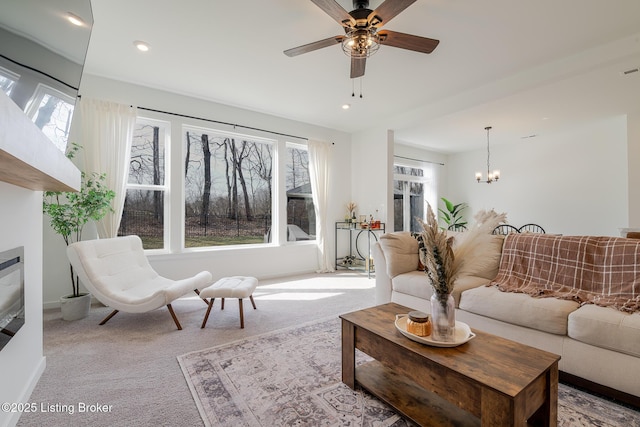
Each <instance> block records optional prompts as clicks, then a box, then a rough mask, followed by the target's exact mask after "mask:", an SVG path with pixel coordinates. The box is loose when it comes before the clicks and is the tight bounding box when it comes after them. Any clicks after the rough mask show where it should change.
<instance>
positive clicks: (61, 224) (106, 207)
mask: <svg viewBox="0 0 640 427" xmlns="http://www.w3.org/2000/svg"><path fill="white" fill-rule="evenodd" d="M80 148H81V147H80V145H78V144H75V143H74V144H72V145H71V148H70V150H69V152H68V153H67V157H68V158H69V159H73V157H74V156H75V155H76V153H77V152H78V150H79V149H80ZM105 180H106V174H98V173H95V172H94V173H91V174H86V173H84V172H82V173H81V185H80V191H78V192H60V191H45V192H44V198H43V211H44V213H45V214H46V215H47V216H49V218H50V223H51V228H53V230H54V231H55V232H56V233H58V234H60V235H61V236H62V238H63V239H64V242H65V243H66V245H67V246H69V245H70V244H71V243H74V242H77V241H80V240H81V239H82V230H83V229H84V226H85V225H86V224H87V223H88V222H89V221H90V220H94V221H98V220H100V219H102V218H103V217H104V216H105V215H106V214H107V213H108V212H110V211H113V208H112V207H111V201H112V200H113V198H114V197H115V192H113V191H112V190H110V189H109V188H108V187H107V186H106V184H105ZM69 271H70V274H71V288H72V293H71V294H69V295H67V296H63V297H61V298H60V307H61V310H62V318H63V319H64V320H77V319H81V318H83V317H85V316H87V314H89V308H90V306H91V295H90V294H88V293H81V292H80V280H79V278H78V276H77V275H76V274H75V273H74V271H73V267H72V266H71V264H69Z"/></svg>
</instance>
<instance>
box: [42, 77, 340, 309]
mask: <svg viewBox="0 0 640 427" xmlns="http://www.w3.org/2000/svg"><path fill="white" fill-rule="evenodd" d="M80 93H81V95H82V96H83V97H86V98H96V99H102V100H108V101H114V102H119V103H123V104H130V105H136V106H139V107H146V108H151V109H156V110H161V111H167V112H172V113H179V114H184V115H189V116H195V117H200V118H204V119H211V120H216V121H220V122H227V123H235V124H238V125H244V126H249V127H254V128H260V129H265V130H269V131H273V132H278V133H283V134H289V135H295V136H300V137H304V138H309V139H314V140H318V141H325V142H328V143H331V144H333V145H332V146H331V160H330V184H329V185H330V187H331V195H332V196H331V199H330V201H329V209H328V211H329V214H328V229H329V233H328V235H327V245H328V248H329V253H330V258H333V256H334V255H333V254H334V242H335V239H334V233H333V223H334V221H336V220H341V219H342V218H343V217H344V206H345V205H346V204H347V203H348V202H349V200H350V198H351V177H350V174H349V169H350V164H351V149H350V136H349V135H348V134H346V133H343V132H339V131H335V130H332V129H326V128H322V127H318V126H313V125H309V124H305V123H301V122H296V121H292V120H287V119H283V118H279V117H274V116H270V115H267V114H262V113H258V112H254V111H248V110H243V109H239V108H235V107H230V106H226V105H222V104H216V103H212V102H208V101H204V100H201V99H197V98H192V97H186V96H180V95H176V94H172V93H168V92H164V91H160V90H154V89H149V88H145V87H141V86H136V85H131V84H127V83H122V82H117V81H113V80H109V79H105V78H101V77H97V76H92V75H84V76H83V78H82V86H81V88H80ZM139 116H144V117H149V118H155V119H161V120H167V121H170V122H171V127H172V140H173V143H172V149H171V153H170V156H171V160H170V161H171V163H172V165H180V164H181V160H180V159H181V158H182V156H183V154H182V146H181V141H182V137H181V133H180V126H181V125H180V123H182V122H187V123H190V124H194V125H198V126H207V127H212V128H218V129H222V130H233V127H231V126H225V125H218V124H213V123H208V122H203V121H195V120H188V119H183V118H178V117H175V116H170V115H162V114H154V113H149V112H147V111H143V110H139ZM236 132H241V133H245V134H249V135H251V134H254V135H255V136H261V137H268V138H274V139H282V138H283V137H279V136H277V135H273V134H269V133H259V132H254V131H249V130H246V129H243V128H237V129H236ZM285 139H286V138H285ZM290 140H291V141H293V142H297V140H292V139H290ZM74 142H79V143H81V144H87V143H89V142H87V141H74ZM181 182H182V181H181V177H180V173H174V174H173V176H172V178H171V185H172V186H180V185H182V184H181ZM174 194H177V193H174ZM172 200H173V199H172ZM180 209H182V202H181V201H178V202H177V203H175V202H174V204H173V209H172V210H171V212H172V215H174V216H176V215H178V214H179V212H180ZM284 220H286V219H283V221H284ZM48 227H49V226H48V223H46V218H45V228H48ZM44 235H45V237H44V247H45V265H44V274H45V277H46V279H45V280H46V282H47V283H45V307H52V306H56V305H58V299H59V298H60V296H62V295H66V294H68V293H69V290H70V289H71V288H70V284H69V280H70V279H69V278H68V277H67V276H68V275H69V273H68V270H67V264H66V258H65V254H64V251H65V246H64V243H63V242H62V239H61V238H60V236H57V235H55V234H54V233H52V232H50V230H45V233H44ZM93 236H95V234H92V233H91V232H88V233H86V234H85V236H84V238H85V239H87V238H92V237H93ZM175 240H176V239H174V243H173V244H172V248H171V252H170V253H164V254H159V255H150V261H151V264H152V265H153V266H154V268H156V269H157V271H158V272H159V273H160V274H162V275H165V276H167V277H170V278H181V277H185V276H186V275H191V274H195V273H196V272H198V271H201V270H209V271H211V273H212V274H213V275H214V277H222V276H226V275H232V274H245V275H249V274H251V275H254V276H256V277H258V278H267V277H274V276H285V275H290V274H295V273H300V272H311V271H315V270H316V269H317V248H316V246H315V245H313V244H296V245H295V246H292V245H291V244H284V245H282V246H280V247H276V246H269V247H242V248H239V247H238V248H236V247H234V248H226V249H225V248H222V249H221V248H215V249H211V250H206V251H203V250H199V251H195V252H192V253H178V252H179V248H177V247H178V246H179V244H176V243H175Z"/></svg>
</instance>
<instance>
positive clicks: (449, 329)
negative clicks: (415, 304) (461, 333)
mask: <svg viewBox="0 0 640 427" xmlns="http://www.w3.org/2000/svg"><path fill="white" fill-rule="evenodd" d="M455 335H456V304H455V300H454V299H453V296H451V294H439V293H434V294H433V295H431V339H432V340H434V341H440V342H454V341H455Z"/></svg>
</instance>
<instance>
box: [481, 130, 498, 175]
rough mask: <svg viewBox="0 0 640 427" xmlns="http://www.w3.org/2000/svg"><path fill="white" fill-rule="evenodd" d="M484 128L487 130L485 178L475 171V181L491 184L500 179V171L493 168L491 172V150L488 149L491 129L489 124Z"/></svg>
mask: <svg viewBox="0 0 640 427" xmlns="http://www.w3.org/2000/svg"><path fill="white" fill-rule="evenodd" d="M484 129H485V130H486V131H487V179H486V180H485V181H483V180H482V172H476V181H478V183H481V182H484V183H487V184H491V183H492V182H494V181H495V182H498V180H499V179H500V171H499V170H497V169H495V170H494V171H493V172H491V164H490V157H491V151H490V150H489V131H490V130H491V126H487V127H486V128H484Z"/></svg>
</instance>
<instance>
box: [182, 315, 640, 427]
mask: <svg viewBox="0 0 640 427" xmlns="http://www.w3.org/2000/svg"><path fill="white" fill-rule="evenodd" d="M340 345H341V337H340V320H339V319H337V318H334V319H330V320H325V321H321V322H314V323H310V324H307V325H302V326H298V327H292V328H287V329H284V330H279V331H275V332H272V333H269V334H265V335H261V336H257V337H252V338H248V339H245V340H241V341H237V342H234V343H230V344H225V345H221V346H219V347H213V348H209V349H205V350H200V351H196V352H192V353H188V354H185V355H182V356H178V362H179V363H180V366H181V367H182V371H183V373H184V376H185V378H186V380H187V383H188V384H189V388H190V389H191V392H192V394H193V398H194V400H195V402H196V405H197V406H198V409H199V411H200V414H201V415H202V419H203V421H204V424H205V425H206V426H230V427H231V426H232V427H237V426H264V427H272V426H293V425H295V426H300V425H303V426H314V427H315V426H398V427H399V426H412V425H413V424H412V423H410V422H408V421H406V420H404V419H403V418H401V417H400V416H398V415H396V414H395V413H394V412H393V410H392V409H391V408H389V407H388V406H386V405H385V404H384V403H382V402H380V401H378V400H377V399H376V398H374V397H372V396H371V395H369V394H368V393H366V392H365V391H363V390H356V391H354V390H351V389H350V388H349V387H347V386H346V385H344V384H343V383H342V382H341V354H340ZM367 360H370V359H369V358H368V356H366V355H365V354H363V353H358V354H357V356H356V363H363V362H365V361H367ZM558 418H559V422H558V426H560V427H578V426H616V427H617V426H620V427H630V426H636V427H638V426H640V412H637V411H634V410H632V409H629V408H626V407H623V406H619V405H616V404H614V403H611V402H609V401H607V400H604V399H600V398H598V397H595V396H592V395H590V394H588V393H585V392H582V391H579V390H575V389H573V388H571V387H568V386H565V385H563V384H560V390H559V399H558Z"/></svg>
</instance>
